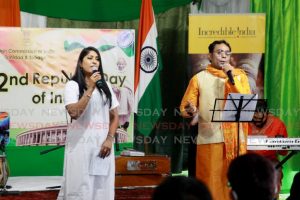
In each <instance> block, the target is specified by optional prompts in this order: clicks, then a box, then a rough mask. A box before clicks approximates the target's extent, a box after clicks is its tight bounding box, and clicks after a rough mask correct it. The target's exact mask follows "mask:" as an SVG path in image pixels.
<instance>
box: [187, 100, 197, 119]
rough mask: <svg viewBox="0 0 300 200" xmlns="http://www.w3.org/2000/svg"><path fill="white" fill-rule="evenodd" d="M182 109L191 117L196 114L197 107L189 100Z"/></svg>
mask: <svg viewBox="0 0 300 200" xmlns="http://www.w3.org/2000/svg"><path fill="white" fill-rule="evenodd" d="M184 110H185V112H186V113H187V114H188V115H190V116H191V117H193V116H194V115H196V114H197V108H196V106H194V104H193V103H191V102H190V101H188V104H187V105H186V106H185V107H184Z"/></svg>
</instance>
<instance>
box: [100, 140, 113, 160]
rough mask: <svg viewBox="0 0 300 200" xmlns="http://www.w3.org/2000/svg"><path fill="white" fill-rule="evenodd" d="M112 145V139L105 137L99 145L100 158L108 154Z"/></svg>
mask: <svg viewBox="0 0 300 200" xmlns="http://www.w3.org/2000/svg"><path fill="white" fill-rule="evenodd" d="M112 145H113V139H112V138H110V137H107V138H106V140H105V141H104V142H103V144H102V146H101V149H100V153H99V156H100V158H105V157H107V156H109V155H110V153H111V148H112Z"/></svg>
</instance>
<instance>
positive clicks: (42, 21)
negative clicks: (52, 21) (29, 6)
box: [21, 12, 47, 28]
mask: <svg viewBox="0 0 300 200" xmlns="http://www.w3.org/2000/svg"><path fill="white" fill-rule="evenodd" d="M46 25H47V17H45V16H42V15H35V14H31V13H27V12H21V27H28V28H30V27H39V28H45V27H46Z"/></svg>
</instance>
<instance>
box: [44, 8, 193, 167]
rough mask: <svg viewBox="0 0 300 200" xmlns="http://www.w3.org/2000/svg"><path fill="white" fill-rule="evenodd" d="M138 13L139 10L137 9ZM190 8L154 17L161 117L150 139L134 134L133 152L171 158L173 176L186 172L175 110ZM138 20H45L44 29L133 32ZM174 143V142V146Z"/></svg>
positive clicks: (182, 76)
mask: <svg viewBox="0 0 300 200" xmlns="http://www.w3.org/2000/svg"><path fill="white" fill-rule="evenodd" d="M138 10H139V9H138ZM188 13H189V5H185V6H181V7H177V8H172V9H170V10H168V11H166V12H163V13H159V14H157V15H156V24H157V31H158V44H159V47H160V53H161V57H162V62H163V69H162V72H161V77H160V78H161V89H162V91H163V92H162V104H163V105H162V106H163V111H162V115H161V116H162V117H161V119H160V120H159V122H158V123H157V124H156V127H157V129H156V130H155V131H153V132H152V133H151V134H150V135H149V136H147V137H143V136H142V135H138V134H137V133H134V134H135V138H136V140H135V148H136V149H138V150H146V151H148V153H155V154H164V155H169V156H171V161H172V163H171V166H172V172H173V173H178V172H181V171H182V169H185V168H186V157H187V152H186V150H185V149H186V147H187V145H188V144H187V143H185V142H184V141H183V140H184V130H185V129H186V128H188V127H184V126H185V123H184V121H183V118H182V117H181V116H180V115H179V111H178V107H179V104H180V101H181V98H182V96H183V94H184V91H185V89H186V86H187V81H188V80H187V76H186V68H187V22H188ZM138 23H139V20H131V21H123V22H122V21H117V22H88V21H75V20H67V19H56V18H47V27H55V28H60V27H61V28H101V29H105V28H107V29H122V28H124V29H135V31H136V36H137V30H138ZM174 141H175V142H174Z"/></svg>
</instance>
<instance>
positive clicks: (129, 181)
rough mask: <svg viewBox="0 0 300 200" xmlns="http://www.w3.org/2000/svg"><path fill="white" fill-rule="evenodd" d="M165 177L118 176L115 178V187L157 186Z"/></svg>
mask: <svg viewBox="0 0 300 200" xmlns="http://www.w3.org/2000/svg"><path fill="white" fill-rule="evenodd" d="M165 177H166V176H161V175H151V174H149V175H118V176H116V177H115V178H116V179H115V186H116V187H139V186H157V185H159V184H160V183H161V182H162V181H163V180H164V178H165Z"/></svg>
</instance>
